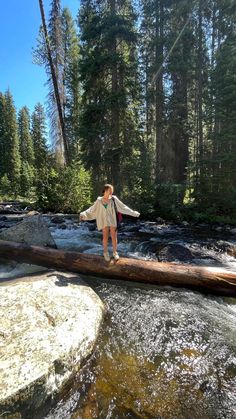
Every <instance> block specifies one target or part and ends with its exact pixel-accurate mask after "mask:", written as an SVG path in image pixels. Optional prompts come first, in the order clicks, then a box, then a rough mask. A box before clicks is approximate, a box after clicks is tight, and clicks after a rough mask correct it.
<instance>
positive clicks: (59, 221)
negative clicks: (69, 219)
mask: <svg viewBox="0 0 236 419" xmlns="http://www.w3.org/2000/svg"><path fill="white" fill-rule="evenodd" d="M51 222H52V223H53V224H62V223H64V222H65V220H64V217H60V216H58V215H56V216H55V217H53V218H52V219H51Z"/></svg>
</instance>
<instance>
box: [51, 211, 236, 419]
mask: <svg viewBox="0 0 236 419" xmlns="http://www.w3.org/2000/svg"><path fill="white" fill-rule="evenodd" d="M48 223H49V225H50V230H51V233H52V235H53V236H54V239H55V240H56V243H57V245H58V247H59V248H64V249H75V250H79V251H83V252H86V253H98V254H102V243H101V234H100V233H98V232H97V231H95V230H94V225H93V224H86V223H84V224H83V225H81V226H79V228H78V226H76V225H75V224H74V222H73V220H71V219H67V220H66V222H65V224H64V226H61V227H60V228H58V227H56V226H55V225H52V224H51V223H50V222H49V219H48ZM62 227H63V228H62ZM119 236H120V238H119V251H120V254H121V255H126V256H130V257H136V258H143V259H158V260H160V259H161V260H171V261H174V262H175V261H176V262H181V263H191V264H196V265H204V266H217V267H218V266H221V267H224V268H225V269H229V270H231V271H235V270H236V260H235V258H234V257H233V256H230V255H229V254H228V253H227V251H228V249H230V248H231V247H232V246H235V244H236V242H235V236H234V235H232V234H230V233H227V232H225V233H222V232H217V231H216V232H212V231H209V230H206V228H204V229H194V230H191V229H190V227H189V226H183V225H182V226H181V225H180V226H178V225H174V224H169V225H168V224H163V225H156V224H155V223H140V224H136V225H134V224H127V225H126V228H125V229H123V230H122V231H121V232H120V233H119ZM166 245H169V248H168V249H167V247H165V246H166ZM166 249H167V250H166ZM84 279H85V280H86V277H84ZM89 284H91V285H92V287H93V288H94V290H95V291H96V292H97V293H98V294H99V295H100V297H101V299H102V300H103V301H104V303H105V305H106V308H107V313H106V316H105V321H104V325H103V328H102V330H101V333H100V336H99V339H98V342H97V347H96V350H95V353H94V354H93V356H92V357H91V359H90V360H89V362H88V363H87V364H86V365H85V367H84V368H83V370H82V371H81V373H80V374H78V375H77V376H76V377H74V379H73V381H72V383H70V387H69V388H68V390H67V392H65V394H64V395H63V396H62V398H61V400H60V401H58V402H57V404H56V405H55V406H54V407H53V408H52V409H51V411H50V412H48V413H47V414H45V415H44V418H46V419H60V418H61V419H64V418H65V419H69V418H71V419H75V418H81V419H89V418H101V419H103V418H104V419H105V418H107V419H108V418H112V419H113V418H114V419H115V418H117V419H120V418H144V419H145V418H156V419H162V418H163V419H166V418H171V419H172V418H189V419H190V418H191V419H192V418H201V419H204V418H212V419H213V418H214V419H215V418H216V419H217V418H219V419H221V418H227V419H231V418H236V299H233V298H226V297H222V298H221V297H215V296H211V295H203V294H201V293H198V292H192V291H189V290H186V289H174V288H172V287H157V286H150V285H149V286H145V285H141V284H134V283H132V284H129V283H127V282H124V281H114V280H100V279H96V278H90V280H89Z"/></svg>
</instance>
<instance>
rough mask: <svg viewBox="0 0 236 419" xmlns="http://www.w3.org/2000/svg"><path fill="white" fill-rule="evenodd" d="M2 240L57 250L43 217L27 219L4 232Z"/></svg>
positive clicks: (1, 235) (1, 234) (34, 216)
mask: <svg viewBox="0 0 236 419" xmlns="http://www.w3.org/2000/svg"><path fill="white" fill-rule="evenodd" d="M0 240H9V241H15V242H17V243H27V244H31V245H36V246H48V247H54V248H56V244H55V241H54V239H53V238H52V236H51V234H50V231H49V229H48V227H47V225H46V223H45V221H44V219H43V217H42V215H33V216H29V217H25V219H24V220H23V221H22V222H21V223H19V224H17V225H15V226H13V227H11V228H8V229H6V230H4V231H2V232H1V233H0Z"/></svg>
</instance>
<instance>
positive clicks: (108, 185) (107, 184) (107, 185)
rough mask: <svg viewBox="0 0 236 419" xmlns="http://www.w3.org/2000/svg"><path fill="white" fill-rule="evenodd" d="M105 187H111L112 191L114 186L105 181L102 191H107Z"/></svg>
mask: <svg viewBox="0 0 236 419" xmlns="http://www.w3.org/2000/svg"><path fill="white" fill-rule="evenodd" d="M107 189H112V192H113V191H114V187H113V185H111V184H110V183H106V184H105V185H104V186H103V189H102V193H104V192H105V191H107Z"/></svg>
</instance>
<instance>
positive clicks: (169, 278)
mask: <svg viewBox="0 0 236 419" xmlns="http://www.w3.org/2000/svg"><path fill="white" fill-rule="evenodd" d="M0 254H1V257H2V258H6V259H12V260H16V261H19V262H26V263H33V264H36V265H40V266H45V267H48V268H56V269H62V270H66V271H71V272H77V273H82V274H87V275H94V276H100V277H103V278H114V279H123V280H126V281H135V282H144V283H148V284H156V285H168V286H174V287H186V288H190V289H194V290H198V291H202V292H205V293H206V292H207V293H212V294H220V295H228V296H231V297H232V296H236V273H234V272H229V271H224V270H221V269H216V268H206V267H197V266H190V265H176V264H174V263H159V262H155V261H146V260H137V259H127V258H121V259H119V261H118V262H114V261H111V262H110V263H107V262H105V261H104V259H103V258H102V257H101V256H97V255H86V254H81V253H78V252H71V251H64V250H56V249H51V248H45V247H39V246H30V245H27V244H22V243H15V242H9V241H3V240H0ZM88 279H89V278H88Z"/></svg>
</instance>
